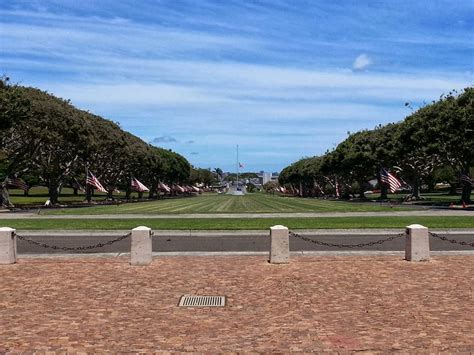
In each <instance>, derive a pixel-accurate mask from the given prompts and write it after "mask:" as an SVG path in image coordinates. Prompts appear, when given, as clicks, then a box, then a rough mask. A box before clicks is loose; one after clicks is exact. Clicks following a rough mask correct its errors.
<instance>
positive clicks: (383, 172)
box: [380, 168, 402, 193]
mask: <svg viewBox="0 0 474 355" xmlns="http://www.w3.org/2000/svg"><path fill="white" fill-rule="evenodd" d="M380 181H381V182H382V183H383V184H387V185H388V186H389V188H390V192H391V193H394V192H395V191H397V190H398V188H400V187H401V186H402V184H401V182H400V180H398V179H397V178H396V177H395V175H393V174H391V173H389V172H388V170H387V169H384V168H382V169H380Z"/></svg>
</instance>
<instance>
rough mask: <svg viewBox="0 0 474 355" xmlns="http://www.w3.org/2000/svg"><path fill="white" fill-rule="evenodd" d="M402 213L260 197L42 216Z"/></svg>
mask: <svg viewBox="0 0 474 355" xmlns="http://www.w3.org/2000/svg"><path fill="white" fill-rule="evenodd" d="M389 210H391V211H393V210H405V208H403V207H390V206H388V205H387V204H381V203H377V202H365V203H358V202H348V201H329V200H319V199H309V198H305V199H302V198H297V197H282V196H278V195H269V194H263V193H255V194H247V195H245V196H231V195H218V194H204V195H201V196H197V197H189V198H180V199H166V200H155V201H146V202H139V203H124V204H120V205H109V206H95V207H88V208H80V209H78V208H75V209H60V210H54V211H46V212H45V213H46V214H84V215H85V214H91V215H100V214H147V215H150V214H175V213H181V214H182V213H272V212H287V213H291V212H377V211H389Z"/></svg>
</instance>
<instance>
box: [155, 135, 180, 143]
mask: <svg viewBox="0 0 474 355" xmlns="http://www.w3.org/2000/svg"><path fill="white" fill-rule="evenodd" d="M151 142H152V143H155V144H156V143H173V142H177V140H176V138H173V137H171V136H161V137H155V138H153V139H152V140H151Z"/></svg>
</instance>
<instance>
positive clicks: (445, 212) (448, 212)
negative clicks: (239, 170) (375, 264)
mask: <svg viewBox="0 0 474 355" xmlns="http://www.w3.org/2000/svg"><path fill="white" fill-rule="evenodd" d="M370 216H381V217H382V216H472V217H474V211H473V210H461V209H458V210H454V209H425V210H410V211H393V212H390V211H387V212H321V213H315V212H304V213H301V212H296V213H186V214H150V215H148V214H108V215H48V214H38V213H34V212H28V213H25V212H13V213H9V212H3V213H0V220H1V219H24V218H32V219H138V218H140V219H143V218H150V219H159V218H240V219H242V218H283V217H289V218H291V217H294V218H303V217H306V218H307V217H309V218H317V217H370Z"/></svg>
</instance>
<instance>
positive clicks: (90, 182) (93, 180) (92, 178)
mask: <svg viewBox="0 0 474 355" xmlns="http://www.w3.org/2000/svg"><path fill="white" fill-rule="evenodd" d="M86 184H87V185H91V186H93V187H94V188H95V189H96V190H99V191H101V192H107V190H106V189H105V188H104V187H103V186H102V184H101V183H100V181H99V180H98V179H97V178H96V177H95V176H94V174H92V173H91V172H90V171H89V174H88V175H87V179H86Z"/></svg>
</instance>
